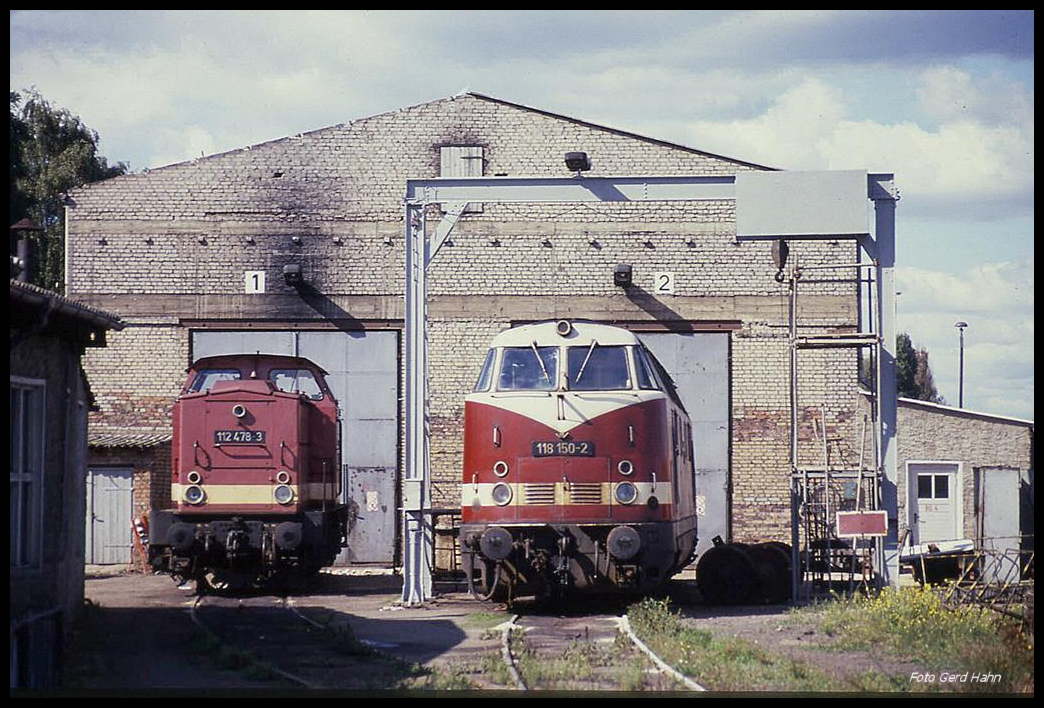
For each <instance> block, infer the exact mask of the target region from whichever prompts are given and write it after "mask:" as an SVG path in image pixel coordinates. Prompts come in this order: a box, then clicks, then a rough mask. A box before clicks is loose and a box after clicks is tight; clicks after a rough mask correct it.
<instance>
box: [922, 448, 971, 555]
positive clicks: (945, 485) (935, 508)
mask: <svg viewBox="0 0 1044 708" xmlns="http://www.w3.org/2000/svg"><path fill="white" fill-rule="evenodd" d="M909 470H910V477H909V482H910V486H909V502H910V514H911V519H910V521H911V523H910V528H911V529H912V532H913V537H914V543H917V544H920V543H930V542H933V541H951V540H954V539H958V538H960V537H961V533H960V526H959V524H958V520H959V518H960V516H959V513H958V512H959V506H960V504H959V499H958V497H959V494H960V490H959V489H958V488H957V482H958V478H957V470H958V467H957V464H956V463H913V462H911V463H910V465H909Z"/></svg>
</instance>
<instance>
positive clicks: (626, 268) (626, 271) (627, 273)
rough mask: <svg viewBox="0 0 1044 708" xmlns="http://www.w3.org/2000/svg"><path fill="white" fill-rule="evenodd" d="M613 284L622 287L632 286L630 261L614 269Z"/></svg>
mask: <svg viewBox="0 0 1044 708" xmlns="http://www.w3.org/2000/svg"><path fill="white" fill-rule="evenodd" d="M613 284H614V285H616V286H617V287H621V288H629V287H631V266H630V264H629V263H621V264H620V265H618V266H616V269H615V270H614V271H613Z"/></svg>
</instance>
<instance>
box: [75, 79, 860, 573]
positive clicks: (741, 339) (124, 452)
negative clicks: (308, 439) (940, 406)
mask: <svg viewBox="0 0 1044 708" xmlns="http://www.w3.org/2000/svg"><path fill="white" fill-rule="evenodd" d="M577 150H582V151H584V152H586V153H587V154H588V155H589V156H590V158H591V161H592V163H593V168H592V170H591V171H590V172H589V173H587V174H589V175H591V176H605V175H617V176H627V175H664V176H668V175H708V176H721V175H734V174H736V173H738V172H741V171H746V170H768V169H771V168H768V167H764V166H761V165H756V164H752V163H750V162H744V161H742V160H737V159H733V158H728V157H722V156H719V155H714V154H710V153H707V152H703V151H700V150H696V149H692V148H688V147H684V146H681V145H676V144H672V143H669V142H665V141H662V140H656V139H653V138H648V137H643V136H640V135H635V134H632V133H628V132H625V131H622V130H616V129H613V128H608V127H604V126H600V125H594V124H592V123H588V122H585V121H582V120H577V119H575V118H570V117H566V116H561V115H556V114H553V113H549V112H547V111H543V110H537V109H534V108H530V107H526V106H521V105H518V104H514V103H510V102H507V101H503V100H500V99H496V98H491V97H488V96H483V95H479V94H474V93H467V94H462V95H458V96H454V97H452V98H446V99H441V100H436V101H432V102H429V103H424V104H421V105H417V106H413V107H410V108H405V109H401V110H396V111H392V112H390V113H385V114H381V115H377V116H373V117H369V118H363V119H360V120H355V121H351V122H348V123H345V124H342V125H336V126H332V127H329V128H324V129H320V130H316V131H313V132H309V133H303V134H300V135H295V136H291V137H287V138H283V139H281V140H275V141H272V142H268V143H264V144H261V145H254V146H251V147H248V148H243V149H240V150H235V151H232V152H228V153H223V154H218V155H213V156H209V157H205V158H200V159H197V160H192V161H190V162H184V163H180V164H176V165H171V166H168V167H162V168H159V169H154V170H150V171H147V172H145V173H143V174H134V175H126V176H122V177H117V178H114V179H111V180H107V181H104V182H99V183H95V184H92V185H89V186H86V187H83V188H81V189H78V190H75V191H74V192H73V193H72V194H71V195H70V202H69V206H68V210H67V224H68V228H67V233H68V243H67V254H66V257H67V264H68V265H67V271H66V272H67V280H68V283H67V292H68V293H69V295H70V296H71V297H75V298H77V299H78V300H80V301H82V302H85V303H88V304H91V305H93V306H97V307H103V308H105V309H106V310H109V311H113V312H117V313H119V314H120V316H121V317H122V319H123V321H124V323H125V325H126V327H125V328H124V329H123V330H122V331H120V332H116V333H112V334H111V335H110V338H109V346H108V347H107V348H105V349H104V350H96V351H91V352H89V353H88V355H87V358H86V362H85V367H86V369H87V371H88V373H89V375H90V378H91V382H92V387H93V390H94V393H95V396H96V399H97V406H98V408H99V411H98V412H97V413H94V414H93V415H92V418H91V444H92V447H91V459H90V461H91V467H92V470H94V471H96V473H97V474H99V475H102V476H104V475H107V474H116V475H117V476H120V477H121V478H123V479H129V480H130V483H129V484H130V487H131V488H129V489H128V491H127V494H128V497H127V499H128V500H129V499H131V498H133V502H130V501H128V502H127V503H133V505H134V514H135V515H141V514H143V513H144V512H145V511H146V510H147V508H148V507H149V506H152V507H154V508H156V507H163V506H165V505H166V504H168V503H169V493H170V492H169V490H170V471H169V456H170V443H169V436H170V412H171V406H172V402H173V399H174V397H175V396H176V395H177V393H178V391H179V389H180V386H181V384H182V381H183V377H184V372H185V369H186V367H187V366H188V365H189V364H190V363H191V362H192V361H194V360H195V359H196V358H199V357H202V356H207V355H212V354H219V353H227V352H254V351H262V352H270V353H285V354H295V355H300V356H304V357H308V358H311V359H313V360H314V361H316V363H318V364H320V365H321V366H323V367H324V368H325V369H326V370H327V371H328V372H330V374H331V382H332V386H333V388H334V391H335V393H336V395H337V397H338V399H339V401H340V404H341V409H342V418H343V426H344V428H343V441H344V445H343V447H344V450H343V454H342V464H343V478H344V484H345V489H346V493H347V494H348V495H350V496H352V498H354V499H356V500H357V501H358V502H359V503H360V505H361V507H363V508H366V509H367V510H368V512H369V513H368V514H367V515H366V518H365V519H364V521H363V522H361V523H360V524H359V526H357V527H356V530H355V531H354V532H353V538H352V539H351V543H352V547H351V549H350V550H349V551H348V552H346V553H345V554H344V555H343V556H342V559H341V561H340V562H342V563H345V564H375V565H392V564H394V563H396V562H397V560H398V558H397V556H398V550H397V549H398V548H399V547H400V545H401V544H399V543H398V542H397V538H398V535H399V534H400V533H401V529H399V528H398V525H399V521H398V515H397V513H396V509H397V507H398V503H399V495H400V484H399V482H400V480H401V477H402V464H403V463H402V458H403V454H402V447H403V442H402V441H403V416H404V411H403V378H402V374H403V365H402V351H403V348H404V344H403V339H402V332H403V322H404V300H403V298H404V291H405V284H404V279H405V274H404V262H405V244H404V237H403V230H404V229H403V192H404V185H405V182H406V179H407V178H431V177H439V176H480V175H481V176H500V175H504V176H554V177H563V176H568V174H569V173H568V171H567V170H566V168H565V166H564V164H563V155H564V154H565V153H566V152H569V151H577ZM436 222H437V219H429V224H430V225H433V224H434V223H436ZM770 249H771V246H770V245H769V244H768V243H766V242H739V241H738V240H737V238H736V224H735V204H734V201H732V200H719V201H710V202H699V203H687V204H684V205H679V204H678V203H612V204H608V203H606V204H597V205H590V204H576V205H564V206H563V205H556V206H549V205H531V206H526V205H518V204H511V205H506V204H475V203H472V204H471V205H470V206H469V208H468V210H467V212H466V213H465V214H464V215H463V216H462V218H461V219H460V221H459V222H458V224H457V226H456V228H455V230H454V232H453V235H452V238H451V241H450V242H449V243H448V244H447V245H446V246H445V247H444V248H443V250H442V251H441V252H440V254H439V258H438V259H437V260H436V261H435V262H434V263H433V266H432V268H431V270H430V272H429V277H430V283H429V307H428V312H429V322H430V324H429V332H430V357H431V359H430V363H429V367H430V375H431V390H432V396H431V401H430V414H431V419H430V425H431V433H432V448H431V464H432V475H433V478H432V497H433V499H432V501H433V504H434V505H435V506H440V507H452V506H455V505H459V500H460V482H459V480H460V478H461V469H460V466H461V462H462V445H463V443H462V417H463V398H464V395H465V394H466V393H467V392H469V391H470V390H471V388H472V386H473V385H474V382H475V379H476V377H477V376H478V372H479V368H480V367H481V365H482V362H483V359H484V357H485V354H486V351H487V348H488V345H489V342H490V340H491V339H492V338H493V337H494V335H496V334H497V333H498V332H500V331H501V330H503V329H505V328H507V327H509V326H512V325H514V324H522V323H528V322H534V321H541V320H548V319H587V320H593V321H598V322H604V323H610V324H616V325H620V326H623V327H627V328H629V329H632V330H634V331H636V332H638V333H639V334H640V336H641V337H642V338H643V340H645V341H646V343H647V344H648V346H649V347H650V348H651V349H652V350H653V351H654V353H656V355H657V357H658V358H660V360H661V361H662V362H663V364H664V365H665V367H666V368H667V370H668V371H669V372H670V373H671V375H672V376H673V377H674V378H675V380H676V381H677V383H678V385H679V388H680V389H681V393H682V396H683V400H684V402H685V404H686V406H687V408H688V409H689V413H690V415H691V417H692V419H693V423H694V438H695V446H696V459H697V476H698V481H697V484H698V488H699V504H700V511H701V513H700V519H699V522H700V526H701V530H700V538H701V542H700V547H701V548H706V546H707V545H708V544H709V543H710V540H711V538H712V537H713V536H716V535H720V536H722V537H724V538H726V539H733V540H736V541H744V540H765V539H778V540H783V541H789V540H790V525H791V520H790V496H789V493H790V491H789V490H790V461H789V445H790V440H789V395H790V392H789V379H788V376H789V374H788V371H789V368H788V367H789V340H788V322H789V319H788V318H789V313H788V306H787V302H788V299H787V298H788V295H787V287H786V285H785V284H782V283H779V282H777V281H776V280H774V278H773V275H774V274H775V273H776V267H775V266H774V265H773V261H772V257H771V254H770ZM791 257H792V258H798V259H800V261H801V263H803V264H807V265H830V264H835V263H836V264H842V263H852V262H854V261H856V260H858V246H857V245H856V243H855V242H854V241H851V240H836V241H831V240H822V241H816V242H800V243H794V244H793V245H792V251H791ZM618 264H630V265H631V266H632V267H633V273H634V286H633V287H631V288H629V289H627V290H626V291H625V290H623V289H621V288H619V287H617V286H615V285H614V283H613V270H614V268H615V266H616V265H618ZM286 265H299V266H300V267H301V269H302V273H303V276H304V280H305V285H304V286H303V287H300V288H294V287H291V286H289V285H287V284H285V283H284V279H283V268H284V266H286ZM819 273H820V274H819V275H818V276H817V279H816V282H815V283H810V284H808V285H806V286H804V290H803V294H802V299H801V303H800V307H799V310H798V321H799V327H800V328H801V331H802V332H807V333H851V332H856V331H858V329H859V324H860V323H859V311H860V305H859V297H860V289H859V287H858V283H857V282H856V279H855V275H854V274H853V272H852V271H851V270H844V269H836V270H823V271H820V272H819ZM857 359H858V356H857V354H856V352H855V350H822V351H816V352H811V353H809V354H807V355H804V356H803V357H802V359H801V362H800V369H799V378H800V379H801V381H802V388H801V398H800V400H799V410H800V411H802V427H801V435H802V438H803V441H806V442H807V441H810V440H812V437H813V433H812V429H811V426H810V425H809V421H810V420H811V417H812V416H815V417H817V418H820V417H822V416H823V414H824V412H825V419H826V436H827V441H828V444H829V445H830V447H831V454H832V455H835V456H836V457H837V458H838V459H842V460H846V461H847V462H848V464H849V466H854V464H855V461H854V460H855V457H856V456H857V455H858V451H857V448H858V446H859V430H860V425H859V424H860V421H861V420H862V418H861V413H860V412H859V410H860V409H859V400H858V399H859V393H858V385H857V383H858V382H857V375H858V361H857ZM806 413H807V415H806ZM808 447H809V448H810V449H811V450H812V453H809V454H810V455H811V454H814V453H815V450H816V449H817V446H816V445H815V444H813V445H810V446H808ZM118 470H122V471H118ZM444 545H447V546H448V542H446V544H444ZM449 556H450V557H449V558H447V557H446V554H443V556H442V557H441V559H440V562H439V564H440V565H441V566H443V567H445V566H446V565H451V564H452V557H451V556H452V554H449ZM114 562H115V561H114Z"/></svg>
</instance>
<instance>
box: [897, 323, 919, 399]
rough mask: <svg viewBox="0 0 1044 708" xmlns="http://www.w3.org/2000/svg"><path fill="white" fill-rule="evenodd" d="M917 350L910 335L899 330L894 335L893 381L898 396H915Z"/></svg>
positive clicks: (916, 396)
mask: <svg viewBox="0 0 1044 708" xmlns="http://www.w3.org/2000/svg"><path fill="white" fill-rule="evenodd" d="M916 377H917V352H916V351H915V350H914V346H913V342H912V341H911V340H910V335H909V334H907V333H906V332H900V333H899V334H897V335H896V337H895V383H896V389H897V390H898V394H899V396H901V397H902V398H917V399H919V398H920V397H919V396H918V395H917V393H918V391H917V381H916Z"/></svg>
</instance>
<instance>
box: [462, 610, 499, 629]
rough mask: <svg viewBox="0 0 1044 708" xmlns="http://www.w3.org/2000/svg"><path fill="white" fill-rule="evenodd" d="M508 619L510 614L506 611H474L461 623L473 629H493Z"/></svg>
mask: <svg viewBox="0 0 1044 708" xmlns="http://www.w3.org/2000/svg"><path fill="white" fill-rule="evenodd" d="M508 619H510V615H508V614H507V613H506V612H472V613H471V614H469V615H468V616H467V617H465V618H464V621H463V622H462V623H461V624H462V625H463V626H465V627H469V628H472V629H493V628H494V627H496V626H497V625H498V624H503V623H504V622H506V621H507V620H508Z"/></svg>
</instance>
